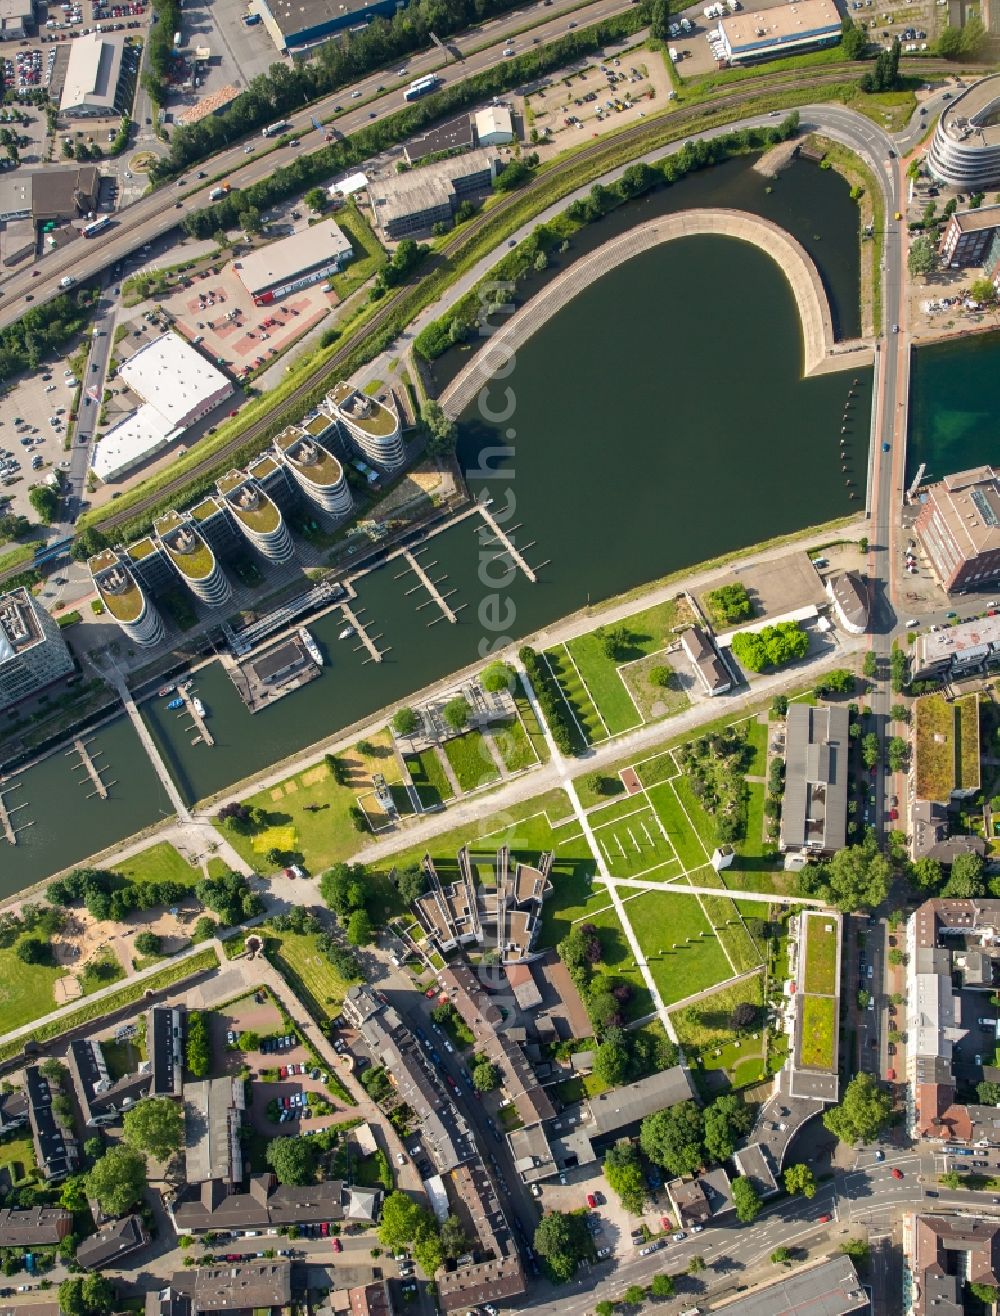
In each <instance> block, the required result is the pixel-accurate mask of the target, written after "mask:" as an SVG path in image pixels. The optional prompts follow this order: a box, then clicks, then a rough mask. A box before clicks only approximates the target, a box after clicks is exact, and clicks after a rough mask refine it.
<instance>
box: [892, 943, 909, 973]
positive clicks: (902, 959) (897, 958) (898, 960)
mask: <svg viewBox="0 0 1000 1316" xmlns="http://www.w3.org/2000/svg"><path fill="white" fill-rule="evenodd" d="M889 963H890V964H891V965H893V966H894V967H895V968H898V967H899V965H900V964H905V963H906V952H905V951H902V950H900V948H899V947H898V946H893V947H892V948H891V949H890V951H889Z"/></svg>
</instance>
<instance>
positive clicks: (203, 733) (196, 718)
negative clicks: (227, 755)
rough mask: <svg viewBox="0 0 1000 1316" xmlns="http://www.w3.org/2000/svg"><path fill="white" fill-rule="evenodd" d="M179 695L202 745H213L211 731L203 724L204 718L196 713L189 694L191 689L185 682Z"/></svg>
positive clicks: (192, 699)
mask: <svg viewBox="0 0 1000 1316" xmlns="http://www.w3.org/2000/svg"><path fill="white" fill-rule="evenodd" d="M179 693H180V696H181V698H182V699H183V700H184V706H185V708H186V709H187V711H188V712H189V713H190V714H191V721H192V722H193V723H194V725H195V730H196V731H197V732H198V735H199V736H200V737H201V739H202V743H203V744H205V745H209V746H211V745H214V744H215V737H214V736H213V735H212V733H211V731H209V729H208V727H207V725H206V724H205V718H204V716H203V715H202V714H201V713H199V712H198V710H197V708H195V705H194V695H193V694H192V693H191V689H190V687H189V685H188V683H187V682H185V683H184V684H183V685H182V686H180V688H179ZM195 744H197V741H195Z"/></svg>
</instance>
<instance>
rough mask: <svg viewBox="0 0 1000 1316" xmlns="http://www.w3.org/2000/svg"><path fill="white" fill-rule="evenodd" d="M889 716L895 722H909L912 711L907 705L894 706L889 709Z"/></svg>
mask: <svg viewBox="0 0 1000 1316" xmlns="http://www.w3.org/2000/svg"><path fill="white" fill-rule="evenodd" d="M889 715H890V717H892V719H893V720H894V721H895V722H909V720H910V710H909V708H907V706H906V704H893V706H892V707H891V708H890V709H889Z"/></svg>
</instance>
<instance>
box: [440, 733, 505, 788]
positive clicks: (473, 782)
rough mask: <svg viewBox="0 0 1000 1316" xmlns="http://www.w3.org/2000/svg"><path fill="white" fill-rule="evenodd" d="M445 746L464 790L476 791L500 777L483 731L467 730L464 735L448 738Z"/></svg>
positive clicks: (448, 757) (445, 750) (446, 753)
mask: <svg viewBox="0 0 1000 1316" xmlns="http://www.w3.org/2000/svg"><path fill="white" fill-rule="evenodd" d="M443 748H444V752H445V755H446V756H447V759H448V762H449V763H450V764H451V766H452V770H453V771H454V773H455V776H456V777H457V778H458V784H459V785H460V786H461V788H462V790H464V791H474V790H476V789H477V788H478V787H480V786H488V785H489V783H490V782H491V781H496V780H497V779H498V778H499V776H500V774H499V772H497V765H496V764H495V763H494V762H493V756H492V755H491V754H490V751H489V749H488V747H487V745H486V741H485V740H484V739H483V734H482V732H481V731H466V733H465V734H464V735H462V736H455V737H454V739H452V740H446V741H445V743H444V746H443Z"/></svg>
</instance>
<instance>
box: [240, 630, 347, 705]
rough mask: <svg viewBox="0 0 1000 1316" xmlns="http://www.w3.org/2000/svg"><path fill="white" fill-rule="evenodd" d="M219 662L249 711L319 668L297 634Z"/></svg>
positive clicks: (294, 687) (298, 686)
mask: <svg viewBox="0 0 1000 1316" xmlns="http://www.w3.org/2000/svg"><path fill="white" fill-rule="evenodd" d="M222 665H223V667H224V668H225V670H226V673H227V674H228V676H229V679H230V680H231V681H232V683H233V685H235V687H236V689H237V691H238V692H239V696H240V698H241V699H242V700H243V702H244V703H245V704H246V706H247V708H249V710H250V712H251V713H259V712H260V710H261V709H262V708H267V707H268V706H269V705H270V704H273V703H275V702H276V701H277V700H278V699H283V698H284V697H285V695H290V694H291V693H292V692H293V691H294V690H299V689H301V687H302V686H304V685H308V684H309V682H310V681H315V680H316V678H317V677H318V676H319V675H320V673H321V671H322V668H321V667H320V665H319V664H318V663H317V662H316V661H315V660H314V659H313V658H312V656H311V655H310V653H309V651H308V649H307V648H306V645H305V643H304V642H303V640H302V637H301V636H300V635H298V634H292V635H288V636H286V637H285V639H284V640H282V641H281V642H280V643H279V644H275V645H273V646H272V647H271V648H270V649H268V650H267V651H266V652H264V653H258V654H255V655H254V657H253V658H247V659H245V660H244V661H242V662H237V661H236V660H235V659H233V658H229V657H226V658H224V659H223V660H222Z"/></svg>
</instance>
